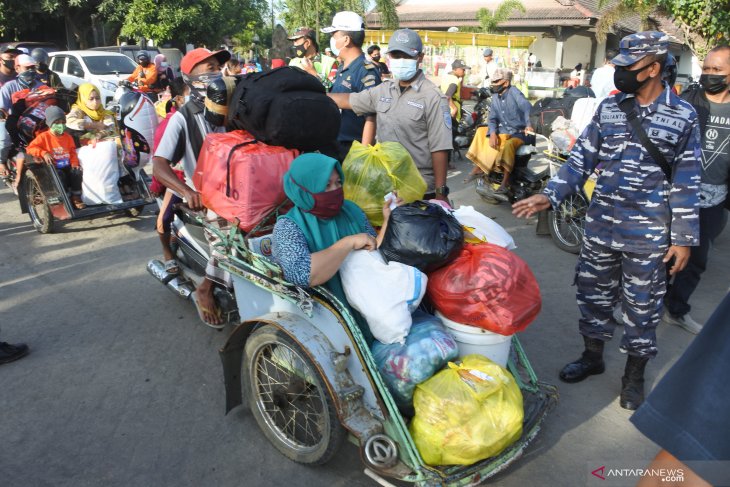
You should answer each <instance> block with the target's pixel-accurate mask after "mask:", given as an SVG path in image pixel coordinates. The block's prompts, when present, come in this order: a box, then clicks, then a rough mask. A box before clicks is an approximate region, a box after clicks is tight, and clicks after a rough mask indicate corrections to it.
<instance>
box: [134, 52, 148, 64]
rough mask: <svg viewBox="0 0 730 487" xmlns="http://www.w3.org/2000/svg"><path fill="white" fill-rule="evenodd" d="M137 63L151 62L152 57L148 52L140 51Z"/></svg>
mask: <svg viewBox="0 0 730 487" xmlns="http://www.w3.org/2000/svg"><path fill="white" fill-rule="evenodd" d="M137 61H146V62H150V55H149V54H147V51H139V52H138V53H137Z"/></svg>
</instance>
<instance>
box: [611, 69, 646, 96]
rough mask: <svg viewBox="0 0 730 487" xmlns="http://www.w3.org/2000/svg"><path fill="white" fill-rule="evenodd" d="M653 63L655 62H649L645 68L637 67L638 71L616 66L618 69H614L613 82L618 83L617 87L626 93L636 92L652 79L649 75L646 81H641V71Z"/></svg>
mask: <svg viewBox="0 0 730 487" xmlns="http://www.w3.org/2000/svg"><path fill="white" fill-rule="evenodd" d="M652 64H654V63H649V64H647V65H646V66H644V67H643V68H641V69H637V70H636V71H629V70H628V69H626V68H623V67H616V71H614V73H613V84H614V85H616V88H618V89H619V90H621V91H623V92H624V93H628V94H631V93H636V92H637V91H639V90H640V89H641V87H642V86H644V85H645V84H646V82H647V81H649V79H650V78H649V77H647V78H646V79H645V80H644V81H639V80H638V77H639V73H641V72H642V71H644V70H645V69H647V68H649V66H651V65H652Z"/></svg>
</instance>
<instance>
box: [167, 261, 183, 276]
mask: <svg viewBox="0 0 730 487" xmlns="http://www.w3.org/2000/svg"><path fill="white" fill-rule="evenodd" d="M165 272H167V273H168V274H172V275H177V274H179V273H180V267H179V266H178V265H177V261H176V260H175V259H170V260H166V261H165Z"/></svg>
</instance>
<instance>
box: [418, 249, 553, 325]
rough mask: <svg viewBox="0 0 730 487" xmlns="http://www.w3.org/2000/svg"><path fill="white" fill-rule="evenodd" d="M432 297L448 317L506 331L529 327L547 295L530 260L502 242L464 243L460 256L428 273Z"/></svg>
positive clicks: (468, 323)
mask: <svg viewBox="0 0 730 487" xmlns="http://www.w3.org/2000/svg"><path fill="white" fill-rule="evenodd" d="M427 292H428V297H429V298H430V299H431V302H432V303H433V305H434V306H435V307H436V309H437V310H439V311H440V312H441V313H443V315H444V316H446V317H447V318H448V319H450V320H453V321H456V322H457V323H464V324H467V325H473V326H478V327H480V328H484V329H485V330H489V331H491V332H494V333H499V334H500V335H512V334H514V333H516V332H518V331H522V330H524V329H525V328H526V327H527V325H529V324H530V323H531V322H532V321H533V320H534V319H535V317H536V316H537V314H538V313H539V312H540V306H541V305H542V299H541V297H540V288H539V287H538V285H537V281H536V280H535V276H534V275H533V274H532V271H531V270H530V268H529V267H528V266H527V263H526V262H525V261H524V260H522V259H520V258H519V257H518V256H517V255H515V254H514V253H512V252H510V251H509V250H507V249H504V248H502V247H500V246H498V245H492V244H487V243H483V244H467V245H464V248H463V249H462V251H461V253H460V254H459V256H458V257H457V258H456V260H454V261H452V262H451V263H450V264H449V265H447V266H446V267H442V268H441V269H438V270H437V271H435V272H432V273H431V274H429V275H428V288H427Z"/></svg>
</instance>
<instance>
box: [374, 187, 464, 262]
mask: <svg viewBox="0 0 730 487" xmlns="http://www.w3.org/2000/svg"><path fill="white" fill-rule="evenodd" d="M463 246H464V230H463V228H462V227H461V225H460V224H459V222H458V220H457V219H456V218H455V217H454V216H453V215H451V214H450V213H446V212H445V211H444V210H443V208H441V207H440V206H439V205H436V204H433V203H428V202H427V201H415V202H413V203H409V204H407V205H403V206H399V207H398V208H396V209H394V210H393V212H392V213H391V214H390V219H389V220H388V228H387V229H386V230H385V236H384V237H383V243H382V245H381V246H380V252H381V253H382V254H383V257H385V260H387V261H388V262H390V261H391V260H392V261H395V262H400V263H403V264H407V265H410V266H413V267H416V268H418V269H420V270H421V271H423V272H426V273H428V272H432V271H435V270H436V269H438V268H439V267H442V266H444V265H446V264H448V263H449V262H451V261H452V260H454V259H455V258H456V257H457V256H458V255H459V252H460V251H461V248H462V247H463Z"/></svg>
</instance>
